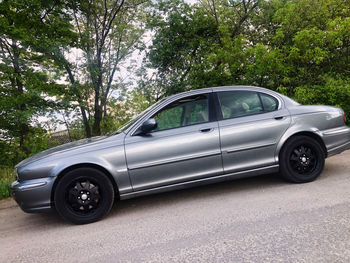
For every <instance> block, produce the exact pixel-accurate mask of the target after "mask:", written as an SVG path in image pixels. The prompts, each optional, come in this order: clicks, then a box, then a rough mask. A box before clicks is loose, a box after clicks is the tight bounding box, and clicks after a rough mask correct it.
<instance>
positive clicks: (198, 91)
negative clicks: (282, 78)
mask: <svg viewBox="0 0 350 263" xmlns="http://www.w3.org/2000/svg"><path fill="white" fill-rule="evenodd" d="M229 90H251V91H257V92H266V93H272V94H274V95H280V94H279V93H277V92H275V91H273V90H269V89H265V88H261V87H256V86H246V85H235V86H218V87H212V88H203V89H195V90H189V91H185V92H181V93H177V94H174V95H172V96H170V97H174V96H183V95H192V94H193V95H194V94H201V93H207V92H208V93H209V92H219V91H229Z"/></svg>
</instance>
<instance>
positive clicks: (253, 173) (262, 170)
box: [120, 164, 279, 200]
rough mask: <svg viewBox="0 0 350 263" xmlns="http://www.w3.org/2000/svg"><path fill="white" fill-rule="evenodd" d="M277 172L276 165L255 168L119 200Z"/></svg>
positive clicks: (153, 189) (145, 192)
mask: <svg viewBox="0 0 350 263" xmlns="http://www.w3.org/2000/svg"><path fill="white" fill-rule="evenodd" d="M278 170H279V165H278V164H277V165H271V166H267V167H262V168H256V169H252V170H246V171H241V172H235V173H229V174H223V175H218V176H215V177H209V178H203V179H198V180H194V181H189V182H183V183H177V184H171V185H165V186H160V187H155V188H151V189H146V190H141V191H136V192H132V193H126V194H122V195H120V199H121V200H124V199H130V198H134V197H138V196H143V195H150V194H157V193H163V192H169V191H173V190H181V189H186V188H191V187H195V186H200V185H206V184H212V183H219V182H224V181H230V180H235V179H240V178H245V177H252V176H256V175H261V174H269V173H276V172H278Z"/></svg>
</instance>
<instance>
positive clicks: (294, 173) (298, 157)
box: [279, 136, 325, 183]
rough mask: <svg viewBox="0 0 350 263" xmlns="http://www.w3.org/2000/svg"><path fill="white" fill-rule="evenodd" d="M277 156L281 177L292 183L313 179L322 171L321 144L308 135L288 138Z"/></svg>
mask: <svg viewBox="0 0 350 263" xmlns="http://www.w3.org/2000/svg"><path fill="white" fill-rule="evenodd" d="M279 157H280V161H279V163H280V173H281V175H282V177H283V178H284V179H286V180H287V181H289V182H293V183H307V182H311V181H314V180H315V179H316V178H317V177H318V176H320V174H321V173H322V171H323V167H324V163H325V152H324V150H323V148H322V146H321V145H320V144H319V142H317V141H316V140H315V139H313V138H311V137H308V136H295V137H292V138H290V139H289V140H288V141H287V142H286V143H285V145H284V146H283V148H282V150H281V153H280V156H279Z"/></svg>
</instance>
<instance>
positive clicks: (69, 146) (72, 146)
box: [15, 134, 120, 168]
mask: <svg viewBox="0 0 350 263" xmlns="http://www.w3.org/2000/svg"><path fill="white" fill-rule="evenodd" d="M119 136H120V134H117V135H114V136H97V137H92V138H86V139H82V140H79V141H75V142H70V143H66V144H62V145H59V146H56V147H53V148H50V149H48V150H45V151H42V152H40V153H38V154H35V155H33V156H31V157H29V158H27V159H24V160H23V161H21V162H20V163H18V164H17V165H16V166H15V168H18V167H20V166H24V165H26V164H29V163H32V162H34V161H38V160H40V159H43V158H46V157H48V156H52V155H55V154H59V153H64V152H68V151H72V150H76V149H78V148H83V147H89V146H92V145H96V144H100V143H103V141H105V140H107V139H108V138H110V137H114V138H115V139H118V138H117V137H119Z"/></svg>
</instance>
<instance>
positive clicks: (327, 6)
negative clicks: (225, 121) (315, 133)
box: [148, 0, 350, 105]
mask: <svg viewBox="0 0 350 263" xmlns="http://www.w3.org/2000/svg"><path fill="white" fill-rule="evenodd" d="M349 15H350V2H349V1H338V0H311V1H310V0H288V1H286V0H271V1H254V0H241V1H227V0H218V1H212V0H202V1H199V3H197V4H195V5H194V6H190V5H188V4H186V3H185V2H183V1H181V0H178V1H176V2H174V1H171V2H169V1H165V2H161V3H160V4H159V7H158V12H156V13H155V14H154V16H153V23H152V28H153V29H154V31H155V36H154V40H153V44H152V45H151V47H150V51H149V53H148V60H149V66H150V67H151V68H154V69H155V70H156V71H157V75H158V79H160V81H159V82H160V83H162V84H163V87H164V93H166V94H172V93H174V92H177V91H182V90H188V89H193V88H202V87H208V86H220V85H232V84H246V85H258V86H262V87H266V88H270V89H274V90H279V91H282V92H285V93H286V94H287V95H290V96H296V98H298V99H299V100H300V99H301V98H300V94H304V97H303V99H302V101H303V102H305V103H325V104H333V105H334V104H335V105H343V104H346V103H348V104H349V101H346V102H345V101H344V102H342V101H341V99H343V98H346V97H347V96H345V95H344V94H346V93H347V92H348V91H347V89H346V87H347V85H348V83H349V82H348V81H349V78H348V76H349V68H350V63H349V61H350V60H349V59H350V57H349V56H350V53H349V48H350V47H349V45H350V43H349V40H350V35H349V33H350V24H349V21H350V16H349ZM336 83H337V84H339V83H341V84H342V87H341V88H338V89H336V91H337V92H342V93H343V94H341V96H338V98H339V100H337V101H333V100H328V101H327V100H324V99H321V98H320V99H318V96H314V95H315V94H317V93H321V92H322V90H324V89H327V90H328V88H330V87H331V86H332V85H336ZM332 87H335V86H332ZM305 90H307V92H305ZM333 91H334V89H333ZM309 93H310V94H309ZM308 98H310V99H308Z"/></svg>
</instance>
